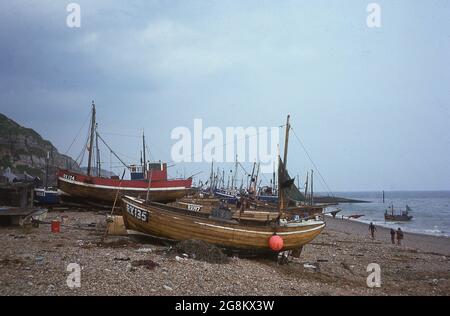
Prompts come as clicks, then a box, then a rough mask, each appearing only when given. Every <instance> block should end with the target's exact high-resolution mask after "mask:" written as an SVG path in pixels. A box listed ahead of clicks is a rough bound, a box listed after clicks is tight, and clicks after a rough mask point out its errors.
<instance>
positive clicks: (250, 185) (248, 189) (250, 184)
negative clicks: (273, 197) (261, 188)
mask: <svg viewBox="0 0 450 316" xmlns="http://www.w3.org/2000/svg"><path fill="white" fill-rule="evenodd" d="M255 167H256V161H255V162H254V163H253V169H252V175H251V177H250V183H248V184H247V185H248V186H247V192H250V190H251V188H252V184H253V179H254V176H255Z"/></svg>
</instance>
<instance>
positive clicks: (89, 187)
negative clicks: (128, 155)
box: [58, 103, 192, 204]
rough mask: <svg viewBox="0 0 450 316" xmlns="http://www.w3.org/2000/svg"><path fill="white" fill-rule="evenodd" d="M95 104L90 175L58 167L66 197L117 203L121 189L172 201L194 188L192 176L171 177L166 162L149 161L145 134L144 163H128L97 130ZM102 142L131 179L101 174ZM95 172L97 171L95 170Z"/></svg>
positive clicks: (90, 150) (130, 192)
mask: <svg viewBox="0 0 450 316" xmlns="http://www.w3.org/2000/svg"><path fill="white" fill-rule="evenodd" d="M95 116H96V111H95V104H94V103H93V104H92V119H91V127H90V141H89V145H88V146H86V149H87V150H88V152H89V158H88V169H87V174H82V173H78V172H73V171H70V170H65V169H60V170H58V189H59V190H60V191H61V192H62V194H64V195H65V196H69V197H71V198H75V199H81V200H86V199H87V200H89V201H100V202H106V203H110V204H112V203H114V201H115V200H116V199H117V196H118V191H120V193H121V194H125V195H128V196H134V197H144V198H146V199H147V200H150V201H154V202H164V203H166V202H171V201H175V200H176V199H178V198H181V197H183V196H185V195H186V194H187V193H188V192H189V191H190V189H191V186H192V178H188V179H168V176H167V164H166V163H163V162H157V163H150V162H148V161H147V160H146V155H145V152H146V150H147V148H146V145H145V136H144V135H143V137H142V140H143V151H142V153H143V159H141V160H142V161H141V165H127V164H125V163H124V162H123V161H122V160H121V159H120V157H118V156H117V155H116V154H115V152H114V151H113V150H112V149H111V147H110V146H109V145H107V144H106V142H105V141H104V139H103V138H102V137H101V136H100V134H99V133H98V131H97V123H96V121H95ZM99 140H100V141H102V142H103V143H104V144H105V145H106V147H107V148H108V149H109V150H110V151H111V153H112V154H113V155H114V156H116V158H117V159H119V160H120V161H121V162H122V164H123V165H124V166H125V167H126V168H127V169H129V171H130V175H131V179H130V180H128V179H123V176H122V178H119V177H117V176H113V177H109V178H108V177H102V176H101V174H100V170H101V166H100V158H99V155H100V151H99V150H98V141H99ZM94 147H96V153H95V155H97V166H96V168H94V167H93V163H92V162H93V158H94ZM93 171H96V172H93Z"/></svg>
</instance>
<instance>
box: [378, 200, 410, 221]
mask: <svg viewBox="0 0 450 316" xmlns="http://www.w3.org/2000/svg"><path fill="white" fill-rule="evenodd" d="M389 210H390V214H389V212H388V210H386V212H385V213H384V219H385V220H386V221H395V222H407V221H410V220H412V219H413V216H412V215H409V212H410V211H412V210H411V208H410V207H409V206H408V205H406V210H405V211H403V212H402V213H401V214H397V215H396V214H395V211H394V205H393V204H392V205H391V206H390V207H389Z"/></svg>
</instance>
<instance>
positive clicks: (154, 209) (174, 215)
mask: <svg viewBox="0 0 450 316" xmlns="http://www.w3.org/2000/svg"><path fill="white" fill-rule="evenodd" d="M122 201H123V217H124V223H125V227H126V228H127V230H128V232H129V233H143V234H146V235H150V236H155V237H159V238H165V239H170V240H174V241H182V240H189V239H197V240H203V241H205V242H208V243H211V244H215V245H217V246H220V247H224V248H230V249H236V250H247V251H258V252H261V251H262V252H264V251H269V252H270V251H271V249H270V247H269V240H270V238H271V237H272V236H273V235H274V234H276V235H278V236H280V237H281V238H283V242H284V246H283V249H282V250H281V251H286V250H295V249H298V248H300V247H302V246H303V245H305V244H307V243H309V242H310V241H312V240H313V239H314V238H315V237H317V236H318V235H319V234H320V232H321V231H322V230H323V229H324V227H325V223H324V222H323V221H317V220H314V219H311V220H308V221H303V222H288V221H286V222H285V224H274V225H265V224H261V225H258V224H256V223H254V224H253V225H243V224H241V223H239V222H238V221H236V220H226V219H221V218H214V217H210V216H209V215H208V214H205V213H196V214H193V213H192V212H189V211H187V210H184V209H180V208H176V207H173V206H170V205H166V204H160V203H154V202H152V203H145V200H143V199H137V198H133V197H127V196H125V197H124V198H122Z"/></svg>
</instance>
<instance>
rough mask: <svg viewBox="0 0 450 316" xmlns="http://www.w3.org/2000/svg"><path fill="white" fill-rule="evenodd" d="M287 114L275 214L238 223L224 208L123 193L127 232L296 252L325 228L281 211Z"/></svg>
mask: <svg viewBox="0 0 450 316" xmlns="http://www.w3.org/2000/svg"><path fill="white" fill-rule="evenodd" d="M289 129H290V123H289V116H288V120H287V124H286V141H285V151H284V160H283V161H281V157H280V156H278V159H279V168H278V174H279V177H278V181H279V187H280V190H279V195H280V197H279V202H280V203H279V207H278V216H277V218H276V219H275V220H273V221H271V222H270V223H261V222H256V221H253V222H245V223H244V222H241V221H239V219H234V218H233V217H232V214H231V212H229V211H227V210H225V209H220V208H219V209H214V210H213V211H212V212H211V213H210V214H208V213H203V212H192V211H189V210H186V209H184V208H180V207H175V206H171V205H167V204H161V203H156V202H147V201H146V200H144V199H138V198H135V197H131V196H124V197H123V198H122V202H123V204H122V205H123V210H122V213H123V217H124V223H125V227H126V228H127V230H128V231H129V233H138V234H145V235H150V236H154V237H158V238H163V239H168V240H172V241H182V240H189V239H197V240H203V241H205V242H208V243H211V244H215V245H217V246H219V247H223V248H229V249H235V250H241V251H250V252H280V251H296V253H299V252H300V251H299V250H301V248H302V247H303V246H304V245H305V244H307V243H309V242H311V241H312V240H313V239H314V238H315V237H317V236H318V235H319V234H320V233H321V232H322V230H323V229H324V228H325V222H324V221H322V220H319V219H315V218H311V219H307V220H291V219H289V218H288V217H287V216H286V215H285V212H286V210H287V206H288V198H287V195H286V192H287V190H288V189H289V188H290V185H291V184H292V181H284V179H286V175H287V171H286V168H285V166H286V161H287V148H288V147H287V144H288V138H289ZM274 236H278V237H279V238H281V239H282V244H281V247H280V248H278V249H274V248H273V247H271V246H270V241H271V240H272V237H274Z"/></svg>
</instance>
